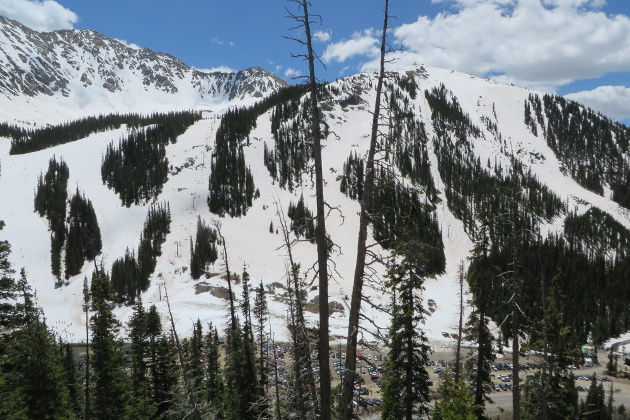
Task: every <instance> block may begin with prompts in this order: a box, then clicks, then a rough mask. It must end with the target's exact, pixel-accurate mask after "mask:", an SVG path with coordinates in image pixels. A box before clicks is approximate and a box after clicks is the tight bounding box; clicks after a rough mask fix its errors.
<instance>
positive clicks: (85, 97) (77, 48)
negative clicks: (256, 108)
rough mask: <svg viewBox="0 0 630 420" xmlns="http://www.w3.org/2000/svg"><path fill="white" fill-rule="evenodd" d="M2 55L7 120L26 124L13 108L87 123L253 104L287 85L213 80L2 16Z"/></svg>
mask: <svg viewBox="0 0 630 420" xmlns="http://www.w3.org/2000/svg"><path fill="white" fill-rule="evenodd" d="M0 49H1V51H0V76H1V77H0V103H1V104H4V105H6V106H4V107H3V108H4V109H5V111H4V112H3V113H2V114H4V118H5V119H8V118H14V119H19V117H18V116H16V115H15V114H16V113H11V112H10V109H11V107H15V106H16V102H17V103H19V102H21V101H25V102H26V104H17V105H18V106H19V105H22V106H24V107H25V108H28V107H29V106H30V107H31V108H32V107H33V106H36V107H39V108H46V107H49V108H51V109H52V110H56V111H57V113H59V114H61V115H62V117H61V118H60V117H54V116H51V117H50V118H49V120H50V121H51V122H57V123H58V122H60V121H61V120H64V119H67V118H68V117H70V116H71V115H72V112H64V107H65V108H71V109H72V110H73V111H74V113H75V114H76V113H77V111H79V112H83V114H84V115H83V116H88V115H95V114H102V113H112V112H121V111H127V112H132V111H134V112H151V111H153V110H166V109H168V108H170V109H173V108H175V109H184V108H195V107H204V106H205V107H208V106H216V105H218V104H221V103H227V102H233V103H239V102H243V101H245V102H251V101H252V99H260V98H262V97H265V96H268V95H269V94H271V93H272V92H274V91H276V90H278V89H279V88H281V87H285V86H287V85H288V84H287V83H286V82H285V81H283V80H281V79H279V78H278V77H276V76H274V75H273V74H271V73H269V72H267V71H265V70H263V69H262V68H260V67H252V68H249V69H246V70H241V71H238V72H236V73H223V72H212V73H208V72H203V71H200V70H197V69H193V68H190V67H188V66H187V65H186V64H185V63H183V62H182V61H181V60H179V59H177V58H175V57H173V56H172V55H170V54H166V53H158V52H154V51H152V50H150V49H146V48H143V49H137V48H132V47H130V46H128V45H125V44H124V43H122V42H120V41H117V40H114V39H112V38H108V37H106V36H104V35H102V34H100V33H98V32H95V31H92V30H85V29H84V30H60V31H54V32H36V31H33V30H31V29H29V28H27V27H26V26H24V25H21V24H20V23H18V22H15V21H12V20H10V19H7V18H4V17H2V16H0ZM99 106H100V109H99ZM81 110H83V111H81ZM41 115H42V116H40V117H38V118H39V119H40V120H42V119H44V118H43V116H45V115H48V114H46V113H45V112H42V113H41ZM63 116H65V118H64V117H63Z"/></svg>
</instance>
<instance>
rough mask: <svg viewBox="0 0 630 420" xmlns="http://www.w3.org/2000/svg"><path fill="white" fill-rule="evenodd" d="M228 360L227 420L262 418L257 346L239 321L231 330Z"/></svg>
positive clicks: (225, 373)
mask: <svg viewBox="0 0 630 420" xmlns="http://www.w3.org/2000/svg"><path fill="white" fill-rule="evenodd" d="M226 345H227V348H226V359H225V370H224V374H223V375H224V378H225V386H226V389H227V390H229V392H226V394H225V400H224V403H225V419H226V420H254V419H256V418H258V414H259V409H260V407H258V405H257V402H258V396H257V394H256V390H257V382H258V381H257V375H256V362H255V360H254V349H253V343H251V342H250V341H249V340H248V339H247V336H246V334H245V333H244V331H243V330H242V329H241V326H240V323H239V322H238V321H237V322H236V325H235V326H234V327H230V328H228V330H227V340H226Z"/></svg>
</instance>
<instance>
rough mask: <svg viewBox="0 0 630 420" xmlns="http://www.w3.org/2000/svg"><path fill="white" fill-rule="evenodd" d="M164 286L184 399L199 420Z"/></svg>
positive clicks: (197, 408)
mask: <svg viewBox="0 0 630 420" xmlns="http://www.w3.org/2000/svg"><path fill="white" fill-rule="evenodd" d="M163 286H164V296H165V298H166V307H167V309H168V317H169V319H170V320H171V330H172V331H173V337H174V338H175V345H176V346H177V356H178V358H179V368H180V370H181V371H182V378H183V379H184V387H185V388H186V399H187V400H188V404H189V405H190V407H191V410H192V411H191V413H190V414H191V415H192V417H193V418H194V419H196V420H201V414H200V413H199V407H198V405H197V397H196V395H195V390H194V389H193V386H192V384H191V382H190V379H189V378H188V372H186V366H185V362H184V351H183V349H182V345H181V344H180V342H179V336H178V335H177V330H176V329H175V320H174V319H173V313H172V312H171V303H170V301H169V300H168V292H167V291H166V285H163Z"/></svg>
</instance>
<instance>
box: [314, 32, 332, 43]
mask: <svg viewBox="0 0 630 420" xmlns="http://www.w3.org/2000/svg"><path fill="white" fill-rule="evenodd" d="M313 35H314V38H315V39H316V40H317V41H319V42H328V41H330V40H331V38H332V32H331V31H317V32H315V33H314V34H313Z"/></svg>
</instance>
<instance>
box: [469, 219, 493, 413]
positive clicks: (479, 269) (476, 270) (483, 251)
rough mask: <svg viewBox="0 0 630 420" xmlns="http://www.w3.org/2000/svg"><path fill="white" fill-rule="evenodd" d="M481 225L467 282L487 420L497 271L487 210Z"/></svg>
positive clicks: (479, 406)
mask: <svg viewBox="0 0 630 420" xmlns="http://www.w3.org/2000/svg"><path fill="white" fill-rule="evenodd" d="M479 219H480V221H481V226H480V227H479V230H478V231H477V232H476V233H475V244H474V248H473V251H472V257H471V263H470V266H469V268H468V282H469V285H470V288H471V289H472V291H473V294H474V298H473V302H474V304H475V308H474V309H473V311H472V312H471V314H470V319H469V325H470V326H471V333H472V337H473V339H474V340H476V341H477V359H476V361H475V367H474V373H473V375H474V383H475V406H476V412H475V414H476V415H477V418H478V419H483V418H484V414H483V412H484V406H485V403H486V401H487V400H489V397H488V396H487V391H486V385H487V384H490V383H491V378H490V372H491V368H490V365H491V362H492V361H493V360H494V356H493V354H492V335H491V334H490V329H489V327H488V323H489V318H488V310H489V304H490V303H489V299H488V291H489V289H490V285H491V282H492V281H493V279H494V277H495V276H496V274H497V268H496V267H495V266H494V264H493V263H492V260H491V258H490V247H491V244H490V227H491V223H490V220H491V217H490V215H489V213H488V209H487V208H482V209H480V211H479Z"/></svg>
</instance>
